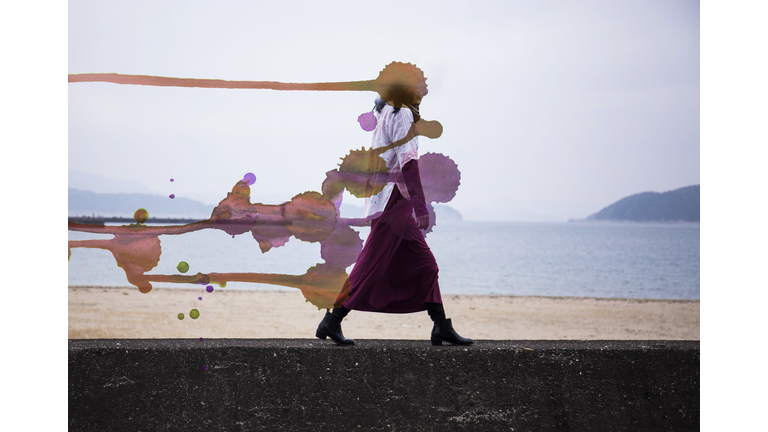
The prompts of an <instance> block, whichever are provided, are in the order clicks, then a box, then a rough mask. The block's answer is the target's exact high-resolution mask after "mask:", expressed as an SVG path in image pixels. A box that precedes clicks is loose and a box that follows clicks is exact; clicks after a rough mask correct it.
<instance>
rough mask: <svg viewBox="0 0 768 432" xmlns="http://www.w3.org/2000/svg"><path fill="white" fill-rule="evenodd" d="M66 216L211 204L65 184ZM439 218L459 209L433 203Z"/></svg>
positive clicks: (188, 213) (356, 212)
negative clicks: (92, 190) (66, 194)
mask: <svg viewBox="0 0 768 432" xmlns="http://www.w3.org/2000/svg"><path fill="white" fill-rule="evenodd" d="M68 204H69V205H68V208H69V211H68V213H69V216H91V215H96V216H101V217H126V218H131V217H133V213H134V212H135V211H136V210H138V209H140V208H143V209H146V210H147V211H149V216H150V217H151V218H190V219H207V218H209V217H210V216H211V212H212V211H213V208H214V206H211V205H208V204H203V203H201V202H199V201H195V200H191V199H189V198H180V197H176V198H174V199H171V198H169V197H167V196H166V197H164V196H160V195H153V194H136V193H96V192H90V191H84V190H79V189H73V188H69V200H68ZM435 213H437V217H438V219H439V220H461V213H459V212H458V211H456V210H454V209H452V208H451V207H448V206H447V205H443V204H439V205H435ZM341 215H342V216H343V217H346V218H361V217H363V208H362V207H358V206H355V205H351V204H346V203H343V202H342V203H341Z"/></svg>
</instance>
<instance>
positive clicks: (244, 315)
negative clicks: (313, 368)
mask: <svg viewBox="0 0 768 432" xmlns="http://www.w3.org/2000/svg"><path fill="white" fill-rule="evenodd" d="M199 298H202V300H199ZM443 302H444V304H445V309H446V314H447V316H448V317H449V318H452V320H453V323H454V327H455V328H456V330H457V331H458V332H459V333H460V334H462V335H464V336H467V337H471V338H473V339H497V340H524V339H593V340H594V339H619V340H645V339H665V340H699V319H700V318H699V317H700V313H699V301H690V300H633V299H595V298H577V297H516V296H472V295H444V296H443ZM192 309H197V310H198V311H199V314H200V315H199V317H198V318H197V319H192V318H191V317H190V311H191V310H192ZM179 313H183V314H184V319H182V320H179V318H178V315H179ZM324 314H325V310H318V309H317V308H316V307H315V306H313V305H312V304H310V303H307V302H306V301H305V300H304V297H303V296H302V294H301V292H300V291H298V290H286V291H235V290H229V291H228V290H226V289H216V290H214V292H212V293H208V292H206V291H205V289H202V288H201V289H176V288H165V289H164V288H155V289H153V290H152V291H151V292H150V293H147V294H142V293H140V292H139V291H138V290H137V289H136V288H134V287H125V288H114V287H73V286H70V287H69V331H68V336H69V338H70V339H100V338H106V339H112V338H116V339H117V338H150V339H151V338H200V337H203V338H313V337H314V334H315V329H316V328H317V324H318V323H319V322H320V320H321V319H322V317H323V315H324ZM431 328H432V325H431V321H430V320H429V317H428V316H427V313H426V312H421V313H415V314H380V313H370V312H357V311H353V312H352V313H350V314H349V316H348V317H347V318H346V319H345V320H344V324H343V329H344V334H345V335H346V336H348V337H352V338H357V339H428V338H429V332H430V330H431Z"/></svg>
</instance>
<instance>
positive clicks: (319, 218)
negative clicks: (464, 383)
mask: <svg viewBox="0 0 768 432" xmlns="http://www.w3.org/2000/svg"><path fill="white" fill-rule="evenodd" d="M97 81H106V82H114V83H118V84H135V85H160V86H166V85H170V86H180V87H207V88H268V89H274V90H332V91H333V90H352V91H373V92H376V93H378V94H379V96H381V99H383V100H387V101H392V102H393V104H394V105H397V106H398V108H404V109H409V110H411V112H412V113H413V115H414V120H415V121H414V123H413V124H412V126H411V128H410V129H409V130H408V132H407V134H406V136H405V137H403V138H402V139H400V140H398V141H396V142H393V143H392V144H390V145H389V146H387V147H382V148H377V149H368V150H366V149H365V148H362V149H361V150H351V151H350V152H349V153H348V154H347V155H346V156H345V157H344V158H342V163H341V164H340V165H339V166H338V167H335V168H334V169H331V170H330V171H327V172H326V178H325V181H323V183H322V185H321V187H320V192H314V191H309V192H304V193H301V194H299V195H296V196H294V197H293V198H292V199H291V200H290V201H288V202H283V203H275V204H263V203H252V202H251V200H250V192H251V190H250V187H251V186H252V185H253V184H255V181H256V176H255V175H254V174H253V173H247V174H245V175H244V176H243V178H242V180H240V181H237V183H236V184H235V185H234V187H233V188H232V190H231V193H227V194H226V197H225V198H224V199H223V200H221V201H220V202H219V204H218V205H217V206H216V207H215V208H214V209H213V211H212V213H211V217H210V218H209V219H206V220H203V221H199V222H194V223H189V224H186V225H175V226H173V225H172V226H146V225H143V222H139V221H140V220H144V219H143V218H144V217H145V216H146V217H147V218H148V216H149V213H148V212H146V210H144V209H139V210H144V212H142V213H141V214H140V213H139V211H137V213H135V214H134V219H136V221H137V222H139V224H138V225H137V224H131V225H123V226H94V225H85V224H77V223H70V224H69V229H70V230H73V231H81V232H91V233H99V234H112V235H113V236H114V238H112V239H98V240H72V241H70V242H69V249H70V253H71V248H73V247H81V248H99V249H106V250H109V251H110V252H111V253H112V255H113V257H114V258H115V261H116V262H117V265H118V266H119V267H120V268H122V269H123V270H124V271H125V274H126V277H127V279H128V282H129V283H131V284H133V285H135V286H136V287H138V289H139V291H140V292H142V293H148V292H149V291H151V290H152V283H153V282H161V283H183V284H203V285H205V284H209V283H213V284H218V285H219V286H220V287H222V288H223V287H225V286H226V284H227V282H228V281H229V282H245V283H266V284H272V285H279V286H285V287H292V288H298V289H300V290H301V291H302V293H303V294H304V297H305V298H306V300H307V301H308V302H310V303H312V304H313V305H315V306H316V307H318V309H325V308H329V307H332V306H333V305H334V304H335V302H336V301H338V299H340V298H342V296H343V295H344V294H345V292H344V287H345V285H346V284H347V283H348V282H347V280H348V275H347V273H346V268H348V267H349V266H350V265H352V264H354V263H355V261H356V260H357V257H358V255H359V254H360V251H361V250H362V245H363V241H362V239H361V238H360V235H359V233H358V232H357V231H355V230H354V229H353V227H364V226H369V225H370V224H371V219H372V218H371V217H368V218H342V217H341V215H340V212H339V209H340V207H341V204H342V197H343V192H344V191H345V190H346V191H348V192H349V193H351V194H352V195H354V196H356V197H359V198H366V197H371V196H373V195H376V194H377V193H379V192H380V191H381V190H382V189H383V188H384V187H385V186H386V185H387V184H388V183H389V182H394V183H402V182H403V174H401V173H390V172H389V169H388V167H387V166H386V164H385V163H384V160H383V158H382V157H381V155H382V154H383V153H384V152H387V151H389V150H391V149H394V148H395V147H398V146H400V145H403V144H406V143H408V142H410V140H412V139H413V138H415V137H416V136H425V137H428V138H438V137H440V136H441V135H442V131H443V128H442V125H441V124H440V123H439V122H437V121H429V120H424V119H422V118H421V117H420V113H419V109H418V106H417V105H416V104H415V103H414V102H413V101H414V100H417V99H416V98H415V97H414V94H415V95H416V96H422V97H423V96H424V95H426V94H427V89H426V78H425V77H424V76H423V73H422V72H421V70H420V69H418V68H416V67H415V66H414V65H410V64H405V63H397V62H393V63H391V64H390V65H387V66H386V67H385V68H384V70H382V71H381V72H380V73H379V76H378V77H377V78H376V79H375V80H369V81H356V82H346V83H313V84H293V83H279V82H255V81H222V80H195V79H180V78H165V77H149V76H139V75H119V74H78V75H69V82H97ZM403 83H406V85H407V86H411V87H412V88H414V89H415V92H416V93H411V96H409V97H410V99H409V101H410V102H409V101H405V99H403V100H401V101H399V100H397V99H396V98H395V99H393V98H392V97H390V96H393V95H397V94H399V93H398V91H399V90H398V89H402V86H403ZM374 120H376V118H375V115H374V114H373V112H370V113H365V114H363V115H361V116H360V117H359V118H358V121H359V122H360V125H361V127H363V129H365V130H367V128H370V127H371V125H373V126H374V127H375V123H374V122H373V121H374ZM418 168H419V173H420V176H421V182H422V185H423V189H424V191H423V192H424V198H425V202H426V207H427V210H428V212H429V227H428V228H427V229H426V230H425V231H426V232H427V233H428V232H430V231H431V229H432V227H433V226H434V225H435V222H436V221H435V214H434V211H433V208H432V203H445V202H448V201H450V200H451V199H452V198H453V197H454V196H455V194H456V191H457V190H458V187H459V183H460V177H461V176H460V172H459V170H458V167H457V165H456V164H455V163H454V162H453V161H452V160H451V159H450V158H449V157H447V156H444V155H441V154H433V153H427V154H425V155H421V157H420V158H419V163H418ZM171 181H173V179H171ZM169 198H171V199H173V198H175V195H173V194H171V195H169ZM147 220H148V219H147ZM145 221H146V220H145ZM203 229H216V230H220V231H224V232H226V233H227V234H229V235H231V236H232V238H233V239H234V238H235V236H236V235H239V234H247V236H244V238H248V237H252V238H253V239H254V240H255V241H256V242H258V246H259V249H260V250H261V252H262V253H267V252H268V251H270V250H271V249H272V248H276V247H281V246H283V245H285V244H286V243H287V242H288V241H289V240H291V239H295V240H294V241H304V242H310V243H320V255H321V258H322V260H323V262H320V263H318V264H316V265H314V266H312V267H310V268H308V269H307V270H306V272H305V273H304V274H300V275H288V274H267V273H208V274H203V273H197V274H196V275H181V274H147V273H148V272H149V271H151V270H152V269H153V268H155V267H156V266H157V265H158V263H159V261H160V255H161V248H160V239H159V236H161V235H182V234H186V233H191V232H195V231H199V230H203ZM177 270H178V271H179V272H181V273H186V272H187V271H188V270H189V265H188V264H187V263H186V262H183V261H182V262H180V263H179V265H178V266H177ZM206 291H207V292H209V293H210V292H213V286H212V285H208V286H207V287H206ZM199 299H202V297H199ZM190 314H191V312H190ZM198 314H199V312H198ZM179 319H184V314H179Z"/></svg>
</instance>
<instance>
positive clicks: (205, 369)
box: [200, 338, 208, 371]
mask: <svg viewBox="0 0 768 432" xmlns="http://www.w3.org/2000/svg"><path fill="white" fill-rule="evenodd" d="M200 340H203V338H200ZM207 370H208V366H203V371H207Z"/></svg>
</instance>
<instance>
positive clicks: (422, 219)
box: [416, 214, 429, 230]
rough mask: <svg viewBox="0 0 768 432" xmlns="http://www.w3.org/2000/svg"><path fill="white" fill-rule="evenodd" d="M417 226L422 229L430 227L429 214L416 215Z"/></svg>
mask: <svg viewBox="0 0 768 432" xmlns="http://www.w3.org/2000/svg"><path fill="white" fill-rule="evenodd" d="M416 226H417V227H419V229H420V230H425V229H427V227H429V215H428V214H425V215H424V216H416Z"/></svg>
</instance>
